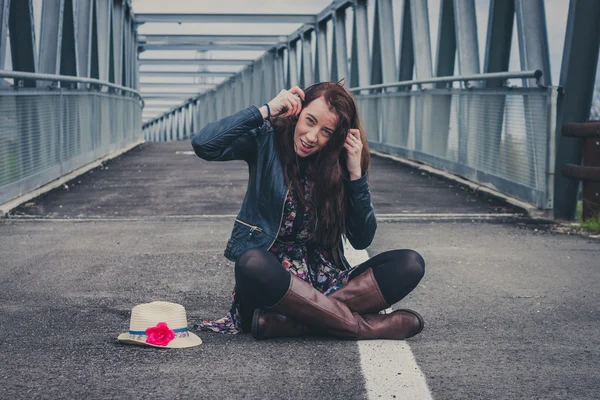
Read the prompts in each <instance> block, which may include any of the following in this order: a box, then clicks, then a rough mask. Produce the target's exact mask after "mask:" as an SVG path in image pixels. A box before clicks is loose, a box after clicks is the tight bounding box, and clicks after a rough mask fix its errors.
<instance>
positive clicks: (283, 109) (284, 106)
mask: <svg viewBox="0 0 600 400" xmlns="http://www.w3.org/2000/svg"><path fill="white" fill-rule="evenodd" d="M302 100H304V92H303V91H302V89H300V88H299V87H298V86H294V87H293V88H291V89H290V90H282V91H281V92H279V94H278V95H277V96H276V97H275V98H274V99H273V100H271V101H269V103H268V104H269V107H270V108H271V116H272V117H274V116H281V117H284V118H287V117H289V116H292V115H298V114H300V111H302ZM260 112H261V114H262V116H263V118H267V117H268V115H269V114H268V110H267V107H266V106H262V107H261V108H260Z"/></svg>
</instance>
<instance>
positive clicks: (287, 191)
mask: <svg viewBox="0 0 600 400" xmlns="http://www.w3.org/2000/svg"><path fill="white" fill-rule="evenodd" d="M291 186H292V181H290V183H289V184H288V187H287V190H286V191H285V196H284V197H283V204H282V205H281V217H279V225H277V232H276V234H275V239H273V241H272V242H271V244H270V245H269V247H267V250H268V249H270V248H271V247H273V244H274V243H275V241H276V240H277V236H279V229H280V228H281V221H282V220H283V211H284V210H285V202H286V199H287V197H288V194H289V193H290V187H291Z"/></svg>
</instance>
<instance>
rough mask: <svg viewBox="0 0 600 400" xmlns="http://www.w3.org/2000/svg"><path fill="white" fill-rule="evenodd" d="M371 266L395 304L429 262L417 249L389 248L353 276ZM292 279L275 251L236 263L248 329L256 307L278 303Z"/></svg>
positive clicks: (259, 252)
mask: <svg viewBox="0 0 600 400" xmlns="http://www.w3.org/2000/svg"><path fill="white" fill-rule="evenodd" d="M369 268H372V269H373V275H374V276H375V280H376V281H377V284H378V285H379V288H380V289H381V293H382V294H383V298H384V299H385V301H386V302H387V303H388V304H390V305H391V304H394V303H396V302H398V301H400V300H401V299H403V298H404V297H406V295H408V294H409V293H410V292H411V291H412V290H413V289H414V288H415V287H417V285H418V284H419V281H420V280H421V278H423V275H424V273H425V261H424V260H423V257H421V255H420V254H419V253H417V252H415V251H413V250H391V251H386V252H384V253H381V254H378V255H376V256H374V257H372V258H370V259H369V260H367V261H365V262H364V263H362V264H360V265H359V266H358V267H356V269H355V270H354V271H352V273H351V274H350V277H349V279H350V280H352V279H353V278H355V277H357V276H358V275H360V274H362V273H363V272H365V271H367V270H368V269H369ZM290 279H291V277H290V273H289V272H288V271H287V270H286V269H285V268H283V266H282V265H281V263H279V261H278V260H277V257H276V256H275V255H274V254H273V253H271V252H269V251H267V250H263V249H249V250H246V251H245V252H244V253H242V255H241V256H240V257H239V258H238V260H237V262H236V263H235V282H236V293H237V296H239V298H240V306H241V310H240V311H241V313H242V321H243V325H242V329H243V330H244V331H246V332H247V331H249V330H250V326H251V323H252V313H253V312H254V309H256V308H262V307H269V306H273V305H275V304H276V303H277V302H278V301H279V300H280V299H281V298H282V297H283V296H284V295H285V293H286V292H287V289H288V287H289V285H290Z"/></svg>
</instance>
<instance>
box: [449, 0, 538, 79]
mask: <svg viewBox="0 0 600 400" xmlns="http://www.w3.org/2000/svg"><path fill="white" fill-rule="evenodd" d="M454 19H455V29H456V44H457V50H458V74H459V75H473V74H478V73H479V72H480V67H479V45H478V41H477V19H476V15H475V0H454ZM524 70H527V68H525V69H524ZM474 85H476V83H474Z"/></svg>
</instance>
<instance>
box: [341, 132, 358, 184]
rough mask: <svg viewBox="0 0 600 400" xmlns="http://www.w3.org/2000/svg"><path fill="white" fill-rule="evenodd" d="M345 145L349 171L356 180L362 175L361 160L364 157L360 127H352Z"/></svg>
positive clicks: (352, 179) (351, 177)
mask: <svg viewBox="0 0 600 400" xmlns="http://www.w3.org/2000/svg"><path fill="white" fill-rule="evenodd" d="M344 147H345V148H346V151H347V152H348V157H347V159H348V165H347V166H348V172H349V173H350V180H351V181H354V180H356V179H359V178H360V177H361V176H362V170H361V168H360V161H361V157H362V149H363V145H362V141H361V139H360V131H359V130H358V129H350V130H349V131H348V136H346V142H345V143H344Z"/></svg>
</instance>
